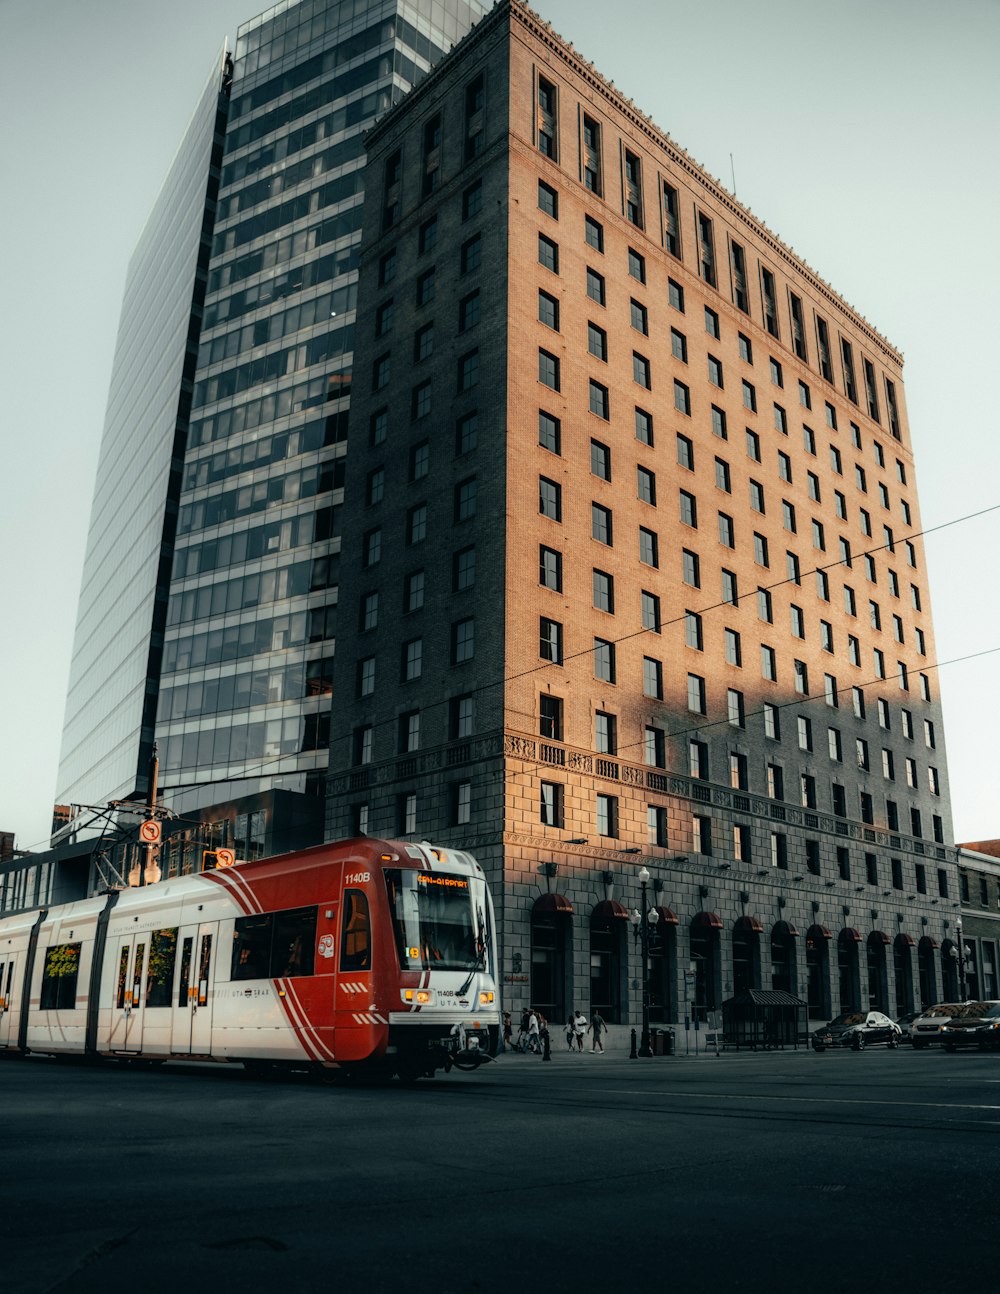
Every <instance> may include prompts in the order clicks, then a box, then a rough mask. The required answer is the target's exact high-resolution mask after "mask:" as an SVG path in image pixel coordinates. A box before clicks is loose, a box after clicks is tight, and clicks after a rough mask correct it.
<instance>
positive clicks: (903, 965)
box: [892, 931, 917, 1019]
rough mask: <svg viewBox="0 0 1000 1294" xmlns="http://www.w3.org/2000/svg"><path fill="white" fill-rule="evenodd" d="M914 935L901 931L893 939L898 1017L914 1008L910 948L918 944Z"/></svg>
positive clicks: (893, 967)
mask: <svg viewBox="0 0 1000 1294" xmlns="http://www.w3.org/2000/svg"><path fill="white" fill-rule="evenodd" d="M916 942H917V941H916V940H915V939H914V938H913V936H912V935H905V934H903V933H902V931H900V933H899V934H898V935H897V936H896V938H895V939H894V940H893V941H892V970H893V979H894V980H895V985H896V1018H897V1019H898V1018H899V1017H900V1016H901V1015H905V1014H906V1013H907V1012H908V1011H912V1010H913V957H912V955H911V953H910V949H911V948H913V947H914V946H915V945H916Z"/></svg>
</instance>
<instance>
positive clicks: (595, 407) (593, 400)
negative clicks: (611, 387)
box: [557, 378, 611, 422]
mask: <svg viewBox="0 0 1000 1294" xmlns="http://www.w3.org/2000/svg"><path fill="white" fill-rule="evenodd" d="M557 389H558V388H557ZM590 412H591V413H596V414H597V416H598V418H603V419H604V421H605V422H609V421H610V419H611V404H610V400H609V398H608V388H607V387H606V386H602V385H601V383H600V382H595V381H594V380H593V378H591V380H590Z"/></svg>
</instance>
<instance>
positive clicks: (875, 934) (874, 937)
mask: <svg viewBox="0 0 1000 1294" xmlns="http://www.w3.org/2000/svg"><path fill="white" fill-rule="evenodd" d="M868 942H869V943H882V944H891V943H892V940H891V939H890V938H889V936H888V935H887V934H886V933H885V931H884V930H873V931H872V932H871V934H870V935H869V936H868Z"/></svg>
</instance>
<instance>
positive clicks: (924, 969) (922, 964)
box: [917, 935, 938, 1008]
mask: <svg viewBox="0 0 1000 1294" xmlns="http://www.w3.org/2000/svg"><path fill="white" fill-rule="evenodd" d="M937 946H938V943H937V940H936V939H932V938H931V937H930V935H924V936H923V938H922V939H921V940H920V943H918V944H917V972H918V976H919V981H920V1005H921V1007H922V1008H926V1007H929V1006H933V1005H934V1003H935V1002H937V1001H938V995H937V993H938V990H937V984H938V980H937V971H936V969H935V966H934V951H935V949H936V948H937Z"/></svg>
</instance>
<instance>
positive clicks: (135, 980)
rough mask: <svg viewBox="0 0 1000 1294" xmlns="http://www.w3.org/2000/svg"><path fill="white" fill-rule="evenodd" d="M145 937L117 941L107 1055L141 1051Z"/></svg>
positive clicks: (147, 946)
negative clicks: (108, 1053)
mask: <svg viewBox="0 0 1000 1294" xmlns="http://www.w3.org/2000/svg"><path fill="white" fill-rule="evenodd" d="M148 954H149V935H148V934H141V935H126V936H125V937H124V938H122V939H120V940H119V941H118V948H117V951H116V953H115V966H116V973H115V978H114V983H113V985H112V993H113V994H114V997H113V1000H112V1002H111V1034H110V1037H109V1039H108V1047H109V1050H111V1051H118V1052H122V1051H125V1052H128V1051H141V1050H142V1018H143V1015H144V1014H145V1001H146V992H145V972H146V962H147V959H148Z"/></svg>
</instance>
